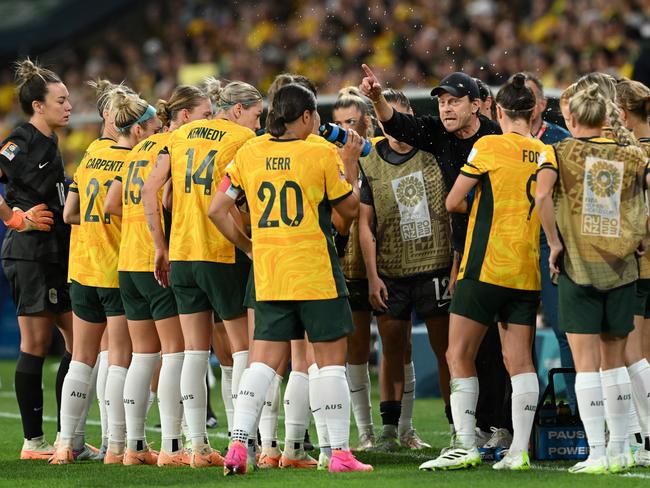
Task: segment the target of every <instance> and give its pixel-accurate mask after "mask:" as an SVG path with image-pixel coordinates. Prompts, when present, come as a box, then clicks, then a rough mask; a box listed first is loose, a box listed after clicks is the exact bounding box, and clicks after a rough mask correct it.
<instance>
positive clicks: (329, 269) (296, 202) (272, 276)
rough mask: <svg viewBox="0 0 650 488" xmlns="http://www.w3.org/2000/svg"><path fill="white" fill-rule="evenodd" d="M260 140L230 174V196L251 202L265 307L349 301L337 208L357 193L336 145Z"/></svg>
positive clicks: (260, 293)
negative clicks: (268, 303) (335, 228)
mask: <svg viewBox="0 0 650 488" xmlns="http://www.w3.org/2000/svg"><path fill="white" fill-rule="evenodd" d="M260 139H261V138H256V139H255V140H253V141H251V142H250V143H247V144H245V145H244V146H243V147H242V148H241V149H240V150H239V152H238V153H237V155H236V156H235V160H234V161H233V163H232V164H231V165H230V166H229V167H228V170H227V172H228V178H229V182H227V194H229V195H230V196H231V197H233V198H236V196H237V195H238V194H239V193H240V192H243V193H244V194H246V197H247V201H248V206H249V209H250V214H251V227H252V240H253V268H254V270H255V272H254V278H255V293H256V297H257V299H258V300H324V299H331V298H336V297H340V296H346V295H347V289H346V287H345V280H344V278H343V273H342V271H341V265H340V264H339V260H338V258H337V255H336V249H335V247H334V241H333V239H332V233H331V228H332V223H331V206H332V205H334V204H336V203H337V202H339V201H341V200H342V199H344V198H346V197H347V196H348V195H349V194H350V193H351V192H352V187H351V186H350V184H349V183H348V182H347V181H346V180H345V176H344V175H343V172H342V170H341V167H342V162H341V159H340V158H339V155H338V153H337V152H336V148H335V147H334V146H333V145H330V144H322V143H321V142H310V141H309V140H300V139H298V140H279V139H275V138H272V137H267V138H266V139H265V140H260Z"/></svg>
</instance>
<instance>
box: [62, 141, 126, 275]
mask: <svg viewBox="0 0 650 488" xmlns="http://www.w3.org/2000/svg"><path fill="white" fill-rule="evenodd" d="M113 144H115V141H114V140H113V139H111V138H110V137H100V138H98V139H95V140H94V141H93V142H91V143H90V144H89V145H88V148H87V149H86V152H84V156H83V157H84V158H85V157H86V156H87V155H88V154H90V153H92V152H94V151H97V150H98V149H104V148H106V147H111V146H112V145H113ZM82 160H83V158H82ZM70 191H74V192H76V193H79V190H78V188H77V185H76V184H75V183H74V182H73V183H71V184H70ZM78 232H79V226H78V225H71V226H70V253H69V255H68V283H69V282H70V278H69V277H70V276H71V275H72V273H73V272H74V270H73V266H74V260H73V256H74V255H75V253H76V252H77V233H78Z"/></svg>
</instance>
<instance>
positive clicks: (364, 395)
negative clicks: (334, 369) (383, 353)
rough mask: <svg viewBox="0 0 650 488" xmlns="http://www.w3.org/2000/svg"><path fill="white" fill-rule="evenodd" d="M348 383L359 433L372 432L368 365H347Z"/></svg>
mask: <svg viewBox="0 0 650 488" xmlns="http://www.w3.org/2000/svg"><path fill="white" fill-rule="evenodd" d="M346 376H347V382H348V386H349V389H350V402H351V403H352V412H353V414H354V422H355V423H356V424H357V430H358V431H359V433H362V432H372V431H373V424H372V405H371V403H370V373H369V372H368V363H364V364H347V368H346Z"/></svg>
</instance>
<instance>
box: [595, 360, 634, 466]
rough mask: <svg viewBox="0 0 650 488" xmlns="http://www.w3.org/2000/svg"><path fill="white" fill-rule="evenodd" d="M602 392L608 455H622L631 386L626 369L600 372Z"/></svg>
mask: <svg viewBox="0 0 650 488" xmlns="http://www.w3.org/2000/svg"><path fill="white" fill-rule="evenodd" d="M600 379H601V382H602V388H603V392H605V396H606V397H607V403H606V404H605V408H606V409H607V426H608V427H609V442H608V444H607V451H608V454H609V455H619V454H623V446H624V444H625V439H626V438H627V425H628V421H629V419H630V403H631V402H632V385H631V384H630V376H629V374H628V373H627V368H625V367H620V368H614V369H608V370H605V371H601V372H600Z"/></svg>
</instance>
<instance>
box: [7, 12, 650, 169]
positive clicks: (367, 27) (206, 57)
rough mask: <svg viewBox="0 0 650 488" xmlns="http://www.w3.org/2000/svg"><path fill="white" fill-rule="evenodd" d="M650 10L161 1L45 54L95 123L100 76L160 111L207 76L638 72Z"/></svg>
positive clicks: (81, 136) (263, 83) (491, 80)
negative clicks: (174, 93)
mask: <svg viewBox="0 0 650 488" xmlns="http://www.w3.org/2000/svg"><path fill="white" fill-rule="evenodd" d="M649 13H650V9H648V7H647V2H644V1H643V0H619V1H617V2H611V1H610V0H534V1H533V0H517V1H515V2H513V1H501V0H375V1H372V2H369V1H367V0H325V1H323V0H295V1H292V2H258V1H256V0H223V1H220V2H211V1H208V0H155V1H154V0H149V1H142V2H138V3H134V4H132V5H131V6H129V10H128V11H123V12H122V11H120V12H116V13H115V15H113V16H112V18H111V19H110V21H107V22H106V27H105V28H103V29H99V30H96V31H95V32H93V33H91V34H86V35H84V36H79V37H77V38H74V39H71V40H70V42H69V43H68V44H67V45H66V46H65V47H60V48H57V49H56V50H54V51H51V52H47V53H42V54H40V56H39V57H40V59H41V60H43V61H44V62H46V63H49V64H51V65H52V67H53V68H54V69H55V70H56V71H57V72H59V73H61V74H62V75H63V78H64V81H65V82H66V84H67V86H68V87H69V89H70V93H71V101H72V104H73V113H74V115H75V116H82V120H88V119H90V120H92V119H93V117H94V116H95V108H94V107H95V104H94V100H92V95H91V91H90V90H89V89H88V88H87V87H86V86H84V84H83V81H85V80H87V79H90V78H93V77H97V76H102V77H105V78H108V79H110V80H112V81H122V80H125V81H126V82H127V83H128V84H129V85H131V86H132V87H133V88H134V89H135V90H137V91H139V92H141V94H142V95H143V96H144V97H145V98H147V99H149V100H150V101H151V102H153V101H155V99H156V98H161V97H162V98H164V97H165V96H168V95H169V93H170V92H171V90H172V89H173V88H174V86H175V85H176V84H177V83H179V82H185V83H192V82H198V81H199V79H200V78H201V77H203V76H205V74H208V73H210V74H214V75H216V76H219V77H224V78H228V79H242V80H245V81H247V82H249V83H252V84H254V85H255V86H257V87H259V88H260V89H261V90H263V91H264V90H266V88H267V87H268V85H269V84H270V82H271V81H272V80H273V78H274V76H275V75H276V74H277V73H279V72H281V71H287V70H288V71H295V72H300V73H303V74H305V75H307V76H309V77H310V78H312V79H313V80H314V81H315V82H316V83H317V84H318V85H319V91H320V92H321V93H335V92H336V91H338V90H339V88H341V87H342V86H346V85H349V84H354V83H356V82H357V81H358V80H359V77H360V76H361V74H360V71H359V66H360V64H361V62H362V61H367V62H369V64H370V65H371V66H373V69H375V70H376V71H377V75H378V76H379V77H380V79H382V80H385V82H386V84H387V86H388V85H389V86H394V87H398V88H413V87H420V88H422V87H430V86H435V85H436V84H437V82H438V80H439V79H440V78H442V77H444V76H445V75H446V74H448V73H450V72H453V71H458V70H463V71H465V72H467V73H468V74H470V75H471V76H474V77H477V78H480V79H481V80H483V81H485V82H486V83H487V84H489V85H499V84H501V83H503V82H505V80H507V79H508V77H509V76H511V75H512V74H513V73H515V72H518V71H530V72H532V73H535V74H536V75H537V76H538V77H539V78H540V79H541V81H542V83H543V84H544V85H545V86H548V87H556V88H563V87H565V86H567V85H568V84H570V83H572V82H573V81H575V79H576V78H577V77H578V76H579V75H581V74H583V73H586V72H589V71H594V70H599V71H605V72H609V73H611V74H614V75H618V76H620V75H624V76H632V70H633V66H634V63H635V61H636V60H637V57H638V51H639V50H640V44H639V40H640V39H641V32H644V31H648V30H649V29H650V22H649ZM116 20H117V21H119V24H117V23H116V22H115V21H116ZM647 66H648V64H647V62H644V60H641V62H640V63H638V64H637V70H638V69H639V68H640V67H641V68H643V69H644V70H645V71H647V70H648V68H647ZM645 76H646V77H647V76H650V74H649V73H647V72H646V73H645ZM11 81H12V80H11V72H10V66H8V65H7V66H6V67H5V68H4V69H3V70H0V135H6V134H7V133H8V132H9V130H10V129H11V127H13V125H14V124H15V123H16V119H17V116H16V115H15V114H16V113H17V112H18V111H17V110H16V104H15V101H14V100H13V98H12V96H13V87H12V86H10V83H11ZM83 116H86V117H85V118H84V117H83ZM76 120H78V119H76ZM74 125H75V127H74V129H72V133H71V134H68V135H67V137H65V135H63V137H62V145H61V147H62V150H63V152H64V158H65V160H66V161H67V162H68V163H70V164H75V163H76V162H78V159H79V158H80V156H81V154H82V153H83V149H84V146H85V145H86V144H87V142H89V141H90V140H92V138H94V137H95V136H96V135H97V134H98V132H99V127H98V126H97V125H96V124H88V123H84V122H81V123H76V124H74Z"/></svg>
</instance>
